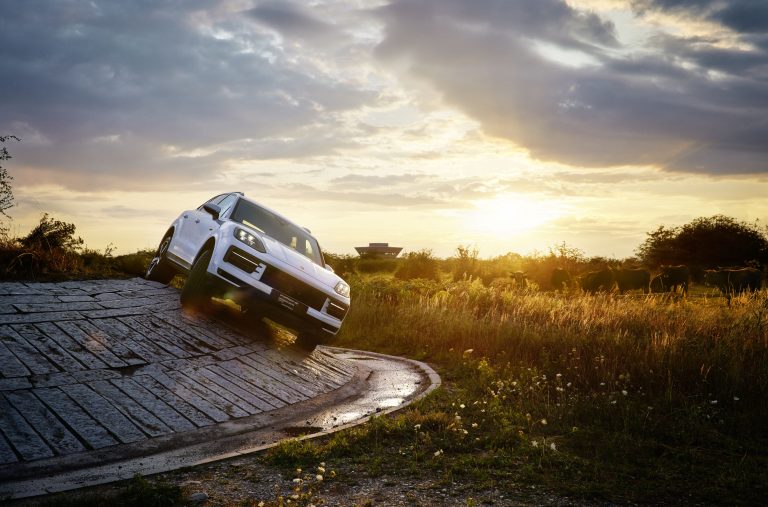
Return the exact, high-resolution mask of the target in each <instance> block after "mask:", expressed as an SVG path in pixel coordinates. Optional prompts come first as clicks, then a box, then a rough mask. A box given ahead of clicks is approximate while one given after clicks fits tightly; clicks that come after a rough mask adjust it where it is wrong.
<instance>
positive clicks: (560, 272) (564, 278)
mask: <svg viewBox="0 0 768 507" xmlns="http://www.w3.org/2000/svg"><path fill="white" fill-rule="evenodd" d="M549 283H550V284H552V287H553V288H554V289H555V290H565V289H566V288H568V286H569V285H571V274H570V273H569V272H568V271H566V270H564V269H562V268H555V269H553V270H552V275H551V276H550V277H549Z"/></svg>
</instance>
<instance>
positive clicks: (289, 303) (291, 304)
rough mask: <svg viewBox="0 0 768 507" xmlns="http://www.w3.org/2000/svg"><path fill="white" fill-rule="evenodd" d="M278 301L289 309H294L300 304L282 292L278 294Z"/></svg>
mask: <svg viewBox="0 0 768 507" xmlns="http://www.w3.org/2000/svg"><path fill="white" fill-rule="evenodd" d="M277 302H278V303H280V304H281V305H283V306H284V307H286V308H288V309H289V310H293V309H294V308H296V305H298V304H299V302H298V301H296V300H295V299H293V298H290V297H288V296H286V295H285V294H280V295H279V296H277Z"/></svg>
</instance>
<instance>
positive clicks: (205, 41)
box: [0, 0, 768, 256]
mask: <svg viewBox="0 0 768 507" xmlns="http://www.w3.org/2000/svg"><path fill="white" fill-rule="evenodd" d="M726 4H727V2H725V3H711V2H704V3H702V4H701V5H699V4H696V5H694V3H690V5H689V4H688V3H681V4H680V5H677V4H675V5H672V3H668V2H661V1H656V0H643V1H639V2H624V1H621V0H570V1H567V2H566V1H564V0H518V1H511V2H496V1H494V0H481V1H472V2H467V1H466V0H408V1H406V0H392V1H382V0H370V1H368V0H362V1H360V2H355V3H354V7H352V6H351V4H348V3H344V2H341V3H340V2H334V1H325V0H323V1H319V2H313V3H312V4H311V5H310V4H307V3H306V2H292V1H285V2H277V3H274V2H266V1H260V0H253V1H250V0H248V1H242V0H225V1H210V2H208V1H203V2H196V3H194V4H190V5H185V4H178V3H175V2H154V3H151V4H148V5H144V6H143V7H141V8H137V7H135V6H131V5H130V4H126V3H123V2H116V1H107V0H99V1H95V2H73V3H72V6H70V7H71V8H70V7H65V6H63V5H62V6H59V5H56V6H49V7H48V8H46V9H44V10H43V11H40V10H39V9H38V10H35V14H34V15H32V14H29V12H32V10H33V9H34V8H33V7H26V5H27V4H26V3H22V4H18V5H15V6H14V7H13V8H9V9H7V12H6V13H5V14H4V18H3V20H2V21H0V43H2V47H4V48H7V51H6V52H5V53H3V56H2V62H3V71H4V76H7V77H6V78H4V79H3V81H2V82H1V83H0V94H2V98H3V100H2V101H0V133H2V134H4V135H7V134H14V135H16V136H18V137H20V138H21V141H20V142H12V143H11V144H8V146H7V147H8V149H9V150H10V152H11V154H12V155H13V159H12V160H11V161H9V162H8V163H7V164H6V167H7V168H8V170H9V172H10V173H11V174H12V175H13V176H14V177H15V180H14V193H15V196H16V202H17V206H16V207H14V208H13V209H12V210H11V215H12V217H13V221H12V222H11V223H10V224H8V225H9V227H10V230H11V231H12V232H14V233H18V234H23V233H25V232H26V231H28V230H29V229H30V228H31V227H33V226H34V225H35V223H37V221H38V220H39V219H40V216H41V215H42V213H44V212H48V213H51V214H52V215H53V216H55V217H57V218H59V219H63V220H67V221H71V222H73V223H75V224H76V225H77V230H78V233H79V234H80V235H82V237H83V238H84V239H85V241H86V244H87V245H88V246H89V247H91V248H98V249H103V248H104V247H106V245H108V244H112V245H114V246H116V248H117V250H116V251H117V252H121V253H123V252H130V251H133V250H135V249H138V248H152V247H154V246H155V243H156V242H157V241H158V239H159V237H160V235H162V233H163V228H164V227H165V224H168V223H169V222H170V221H171V220H172V219H173V218H174V217H175V216H176V215H177V214H178V213H179V211H181V210H183V209H188V208H191V207H196V206H198V205H199V204H200V203H201V202H202V201H203V200H205V199H207V198H208V197H210V196H213V195H216V194H218V193H221V192H225V191H231V190H241V191H244V192H245V193H246V194H248V195H249V196H251V197H253V198H255V199H256V200H259V201H261V202H264V203H265V204H266V205H268V206H271V207H273V208H275V209H278V210H280V211H282V212H284V213H285V214H287V215H289V216H291V217H293V218H295V219H296V220H297V221H301V222H302V223H304V224H306V226H307V227H309V228H310V229H312V230H313V231H315V232H316V234H317V235H318V237H319V238H320V239H321V241H322V243H323V245H324V247H325V248H326V249H328V250H330V251H334V252H338V253H348V254H352V253H354V250H353V247H354V246H356V245H359V244H367V243H368V242H370V241H389V242H392V243H398V244H399V245H401V246H403V247H404V248H405V250H406V251H409V250H411V251H412V250H418V249H422V248H429V249H432V250H433V251H434V252H435V253H436V254H437V255H441V256H445V255H450V254H452V252H453V251H454V249H455V247H456V246H457V245H458V244H466V243H473V242H474V243H475V244H477V245H478V247H479V249H480V254H481V256H493V255H500V254H503V253H506V252H508V251H516V252H520V253H527V252H531V251H546V250H547V248H549V247H550V246H551V245H553V244H555V243H559V242H561V241H567V242H568V243H569V244H572V245H573V246H575V247H578V248H581V249H583V250H584V251H585V252H587V253H589V254H595V255H617V256H627V255H631V254H632V252H633V250H634V248H636V246H637V245H638V244H639V243H640V242H641V241H642V239H643V237H644V235H645V233H646V232H648V231H649V230H653V229H655V228H656V227H657V226H658V225H660V224H665V225H668V226H675V225H680V224H683V223H686V222H688V221H690V220H691V219H693V218H696V217H697V216H702V215H712V214H717V213H723V214H727V215H730V216H733V217H735V218H738V219H740V220H747V221H753V220H756V219H759V220H762V221H763V222H768V199H765V196H766V195H768V178H767V177H766V175H768V151H766V150H767V148H766V146H768V145H766V143H765V139H768V130H766V129H768V127H766V123H765V117H766V115H768V106H767V105H766V102H765V99H764V88H765V82H766V79H768V75H766V69H768V44H767V43H766V42H765V38H764V36H761V35H760V31H759V30H758V29H757V28H754V27H753V26H752V25H753V24H754V23H755V21H754V20H755V19H759V18H756V17H755V15H754V14H750V13H749V12H747V11H748V9H747V10H746V11H743V12H742V10H743V9H742V10H739V9H741V7H738V6H734V7H733V8H730V7H728V8H726V7H727V6H726ZM745 8H746V7H745ZM27 11H29V12H27ZM28 14H29V15H28ZM750 20H752V21H750ZM747 21H750V23H752V24H744V23H746V22H747ZM745 27H748V28H745ZM756 30H757V31H756ZM116 223H117V224H119V227H115V224H116Z"/></svg>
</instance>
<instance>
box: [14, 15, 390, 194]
mask: <svg viewBox="0 0 768 507" xmlns="http://www.w3.org/2000/svg"><path fill="white" fill-rule="evenodd" d="M257 9H258V8H257ZM262 9H266V11H264V10H263V11H260V12H261V14H260V15H262V16H267V15H268V13H269V12H270V11H269V9H270V7H268V6H265V7H262ZM271 9H272V17H273V18H274V19H277V18H275V12H274V11H275V9H276V7H271ZM0 11H1V12H2V13H3V16H2V18H0V64H1V65H2V70H3V79H2V80H0V96H2V101H1V102H0V131H2V132H14V131H15V130H14V127H16V128H19V126H22V129H26V130H30V131H33V132H35V133H37V134H39V136H40V138H42V139H46V140H47V142H45V143H31V144H30V143H25V142H22V143H20V145H19V147H18V149H17V150H16V151H15V152H14V155H18V158H19V160H21V161H23V162H24V164H25V165H27V166H29V167H31V168H32V169H33V170H31V171H30V173H32V172H35V171H36V172H37V174H40V175H42V174H46V175H47V176H49V177H52V178H53V181H57V182H61V183H64V184H67V185H69V184H70V181H75V182H77V181H83V182H86V181H88V179H89V178H90V177H92V178H93V180H92V181H99V182H102V184H104V185H114V186H118V187H119V186H121V181H122V182H123V184H126V185H129V186H134V185H136V184H139V183H140V181H141V180H142V179H145V178H146V179H149V178H151V179H153V181H155V182H156V183H157V184H158V185H165V184H166V182H167V181H173V180H175V181H177V182H179V181H183V180H184V179H186V181H190V180H195V179H198V180H199V179H205V178H208V177H209V176H211V175H212V174H214V175H215V173H216V172H217V171H218V170H219V169H220V164H221V163H222V162H223V161H225V160H227V159H230V158H239V157H244V158H279V157H286V156H296V157H302V156H308V155H316V154H319V153H325V154H329V153H333V152H334V150H335V149H336V148H338V147H341V146H349V142H350V141H349V140H348V139H347V140H340V139H337V138H336V137H335V135H334V132H336V131H339V130H340V129H342V128H346V127H342V125H341V124H340V123H339V122H338V120H337V119H336V114H337V113H339V112H342V111H346V110H349V109H353V108H357V107H359V106H360V105H361V104H363V103H365V102H366V101H368V100H371V99H372V98H373V97H375V95H374V94H372V93H370V92H367V91H365V90H360V89H359V88H357V87H352V86H348V85H345V84H343V83H341V82H339V81H337V80H336V78H335V77H334V76H328V75H325V74H324V73H322V72H318V71H317V70H316V69H312V68H308V67H306V66H305V67H300V66H297V65H296V64H295V62H292V61H290V59H289V58H286V57H285V55H284V54H283V53H282V52H281V51H282V50H281V48H280V46H279V45H277V44H275V41H274V37H273V36H272V35H270V34H268V33H263V32H259V31H258V30H255V29H254V25H253V22H252V20H251V19H252V17H253V16H255V15H256V13H254V12H253V11H252V12H251V13H250V14H247V13H242V12H228V11H226V10H225V9H224V7H223V5H222V4H221V3H220V2H216V1H213V0H210V1H203V0H197V1H190V2H187V1H173V0H164V1H141V2H122V1H119V0H96V1H78V0H71V1H66V2H55V3H49V2H44V1H41V0H29V1H25V2H22V3H19V2H6V1H4V0H0ZM292 19H293V23H294V25H295V29H296V30H304V31H307V30H311V29H310V25H311V22H310V21H308V20H307V19H304V23H303V24H302V23H300V22H299V21H297V20H300V19H302V18H301V17H300V16H298V15H294V17H293V18H292ZM288 23H289V19H288V16H287V15H286V16H284V17H283V26H287V24H288ZM317 23H320V22H317ZM320 26H321V25H320V24H316V25H315V28H314V30H315V31H318V30H320V28H319V27H320ZM313 125H321V126H322V129H321V130H322V132H321V133H320V134H319V135H318V133H317V132H316V131H311V127H312V126H313ZM307 134H313V138H308V139H299V137H300V136H303V135H307ZM100 138H109V139H111V140H109V141H101V142H100V141H98V139H100ZM233 142H234V143H233ZM169 147H171V148H172V149H173V150H177V151H193V150H198V149H205V150H207V151H208V152H210V154H209V155H207V156H205V157H199V158H196V159H191V158H183V157H182V158H179V157H175V156H172V155H173V154H172V153H171V152H169V150H168V148H169ZM245 148H248V151H247V153H243V150H244V149H245ZM49 181H50V180H49Z"/></svg>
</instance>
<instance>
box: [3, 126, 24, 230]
mask: <svg viewBox="0 0 768 507" xmlns="http://www.w3.org/2000/svg"><path fill="white" fill-rule="evenodd" d="M7 139H15V140H16V141H20V139H19V138H18V137H16V136H0V143H5V141H6V140H7ZM9 159H11V155H10V153H8V149H7V148H6V147H5V146H3V147H2V148H0V162H2V161H3V160H9ZM12 179H13V176H11V175H10V174H8V171H6V170H5V168H4V167H3V166H2V165H0V214H2V215H4V216H6V217H8V218H10V217H9V216H8V213H6V210H8V209H9V208H10V207H11V206H13V189H12V188H11V180H12Z"/></svg>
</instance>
